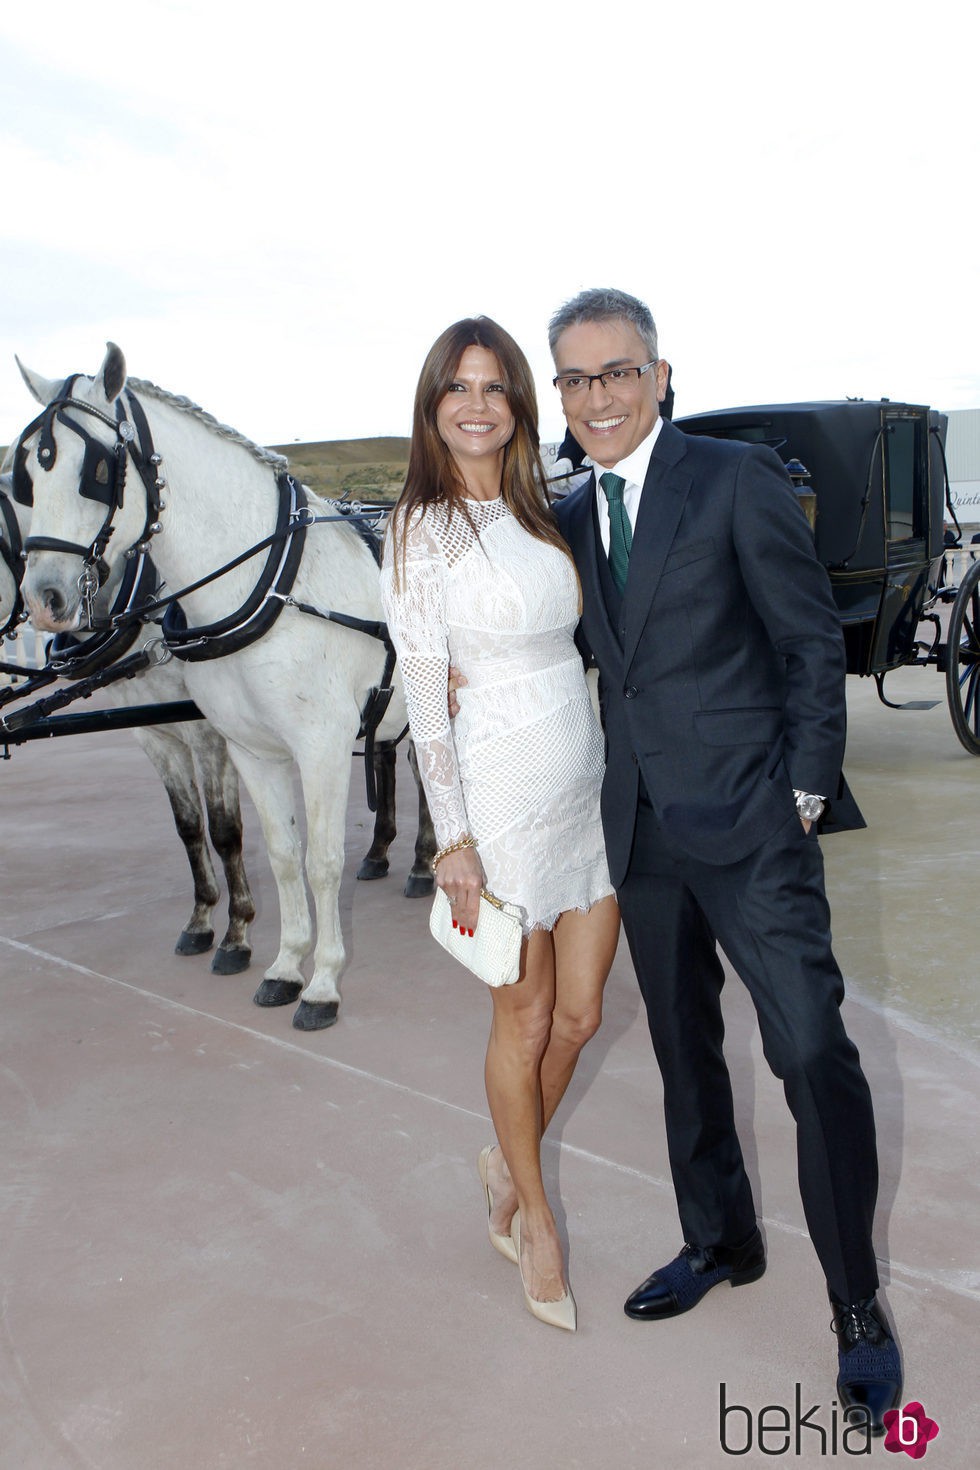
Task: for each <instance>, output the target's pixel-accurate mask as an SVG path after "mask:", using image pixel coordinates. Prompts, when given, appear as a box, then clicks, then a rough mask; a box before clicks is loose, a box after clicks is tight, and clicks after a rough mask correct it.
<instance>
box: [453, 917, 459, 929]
mask: <svg viewBox="0 0 980 1470" xmlns="http://www.w3.org/2000/svg"><path fill="white" fill-rule="evenodd" d="M453 928H454V929H458V928H459V925H458V924H457V923H456V920H455V919H453Z"/></svg>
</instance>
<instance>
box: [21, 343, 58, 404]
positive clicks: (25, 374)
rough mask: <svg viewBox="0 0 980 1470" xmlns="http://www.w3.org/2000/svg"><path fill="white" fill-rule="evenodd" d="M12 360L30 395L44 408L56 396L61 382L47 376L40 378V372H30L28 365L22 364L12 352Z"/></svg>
mask: <svg viewBox="0 0 980 1470" xmlns="http://www.w3.org/2000/svg"><path fill="white" fill-rule="evenodd" d="M14 361H15V362H16V364H17V366H18V367H19V368H20V375H21V377H22V378H23V379H24V382H25V383H26V384H27V387H28V390H29V392H30V394H31V396H32V397H33V398H36V399H37V401H38V403H40V404H41V405H42V406H43V407H45V408H46V407H47V406H48V404H49V403H51V402H52V401H53V400H54V399H55V398H57V396H58V390H59V389H60V387H61V383H60V382H51V381H50V380H49V379H48V378H42V377H41V374H40V373H35V372H32V370H31V369H30V368H29V367H25V366H24V364H23V363H22V362H21V360H20V358H19V357H18V356H17V354H16V353H14Z"/></svg>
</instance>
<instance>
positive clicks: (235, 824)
mask: <svg viewBox="0 0 980 1470" xmlns="http://www.w3.org/2000/svg"><path fill="white" fill-rule="evenodd" d="M194 753H195V756H196V758H197V768H198V772H199V775H200V779H201V789H202V791H203V792H204V805H205V807H206V809H207V814H208V832H209V833H210V836H211V843H212V846H213V847H214V850H215V852H216V853H217V854H218V856H219V857H220V859H221V864H222V867H223V868H224V872H225V883H226V884H227V886H228V928H227V931H226V932H225V937H224V938H223V939H222V941H221V943H220V944H219V946H218V948H217V950H216V951H215V955H214V959H213V960H212V961H211V969H212V970H213V971H214V973H215V974H216V975H238V974H240V973H241V972H242V970H247V969H248V967H249V964H250V963H251V960H252V948H251V945H250V944H249V942H248V926H249V924H251V922H252V920H253V919H254V918H255V900H254V899H253V898H252V892H251V889H250V888H249V886H248V877H247V875H246V873H245V863H244V860H243V858H242V808H241V803H240V801H239V794H238V772H237V771H236V769H235V767H234V765H233V763H232V761H231V758H230V756H229V754H228V746H227V745H226V743H225V741H224V738H223V737H222V736H221V735H219V734H218V732H217V730H214V729H213V728H212V727H211V726H210V725H207V724H202V725H201V726H200V727H199V728H198V729H197V730H196V732H195V736H194Z"/></svg>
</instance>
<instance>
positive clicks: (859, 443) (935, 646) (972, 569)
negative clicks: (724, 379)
mask: <svg viewBox="0 0 980 1470" xmlns="http://www.w3.org/2000/svg"><path fill="white" fill-rule="evenodd" d="M677 424H678V427H679V428H681V429H683V430H684V432H685V433H686V434H708V435H713V436H715V437H717V438H724V439H739V440H742V441H743V442H746V443H752V444H767V445H769V446H770V447H771V448H772V449H774V450H775V451H776V453H777V454H778V455H779V457H780V458H781V459H782V461H783V463H784V464H785V465H786V468H787V471H788V472H789V475H790V477H791V479H792V480H793V483H794V485H795V486H796V489H797V493H798V494H799V496H800V500H801V503H802V505H803V509H804V510H805V512H806V514H807V516H808V518H809V520H810V524H811V526H812V527H813V533H814V539H815V541H816V548H817V555H818V557H819V558H820V561H821V562H822V563H823V565H824V566H825V567H826V568H827V572H828V575H829V577H830V583H831V587H832V589H833V594H834V599H835V601H836V603H837V607H838V610H839V612H840V618H841V626H842V629H843V633H844V642H845V645H846V648H847V670H848V673H851V674H860V675H865V676H869V675H870V676H871V677H872V678H873V679H874V680H875V683H876V685H877V688H878V694H879V696H880V697H881V699H882V702H883V703H885V704H887V705H892V702H891V701H890V700H888V699H886V698H885V694H884V681H885V676H886V675H887V674H888V673H889V672H890V671H891V670H892V669H896V668H900V667H905V666H907V665H909V664H924V665H925V664H928V665H932V666H933V667H935V668H936V669H938V670H939V671H940V672H942V673H945V677H946V694H947V700H948V703H949V710H950V715H951V717H952V721H953V727H954V729H955V731H956V734H957V737H958V738H959V740H960V742H961V744H962V745H963V746H964V747H965V749H966V750H968V751H969V752H970V754H971V755H980V588H978V583H980V561H974V560H971V561H970V562H969V564H968V566H967V570H966V572H965V574H964V576H963V579H962V581H961V582H960V585H959V587H958V588H957V587H955V586H951V585H949V584H948V580H947V576H948V570H949V565H950V562H951V553H952V551H953V550H954V549H955V548H958V547H959V545H960V541H961V536H960V530H959V526H958V524H957V522H956V517H955V513H954V511H953V510H952V506H951V505H950V503H949V482H948V476H947V473H946V455H945V439H946V417H945V415H944V414H941V413H937V412H936V411H935V410H932V409H929V408H926V407H923V406H922V405H918V404H909V403H892V402H890V401H888V400H887V399H883V400H881V402H877V403H874V402H864V401H861V400H857V401H851V400H845V401H843V402H828V403H782V404H765V405H760V406H756V407H751V408H732V409H721V410H716V411H715V412H712V413H704V414H696V415H693V416H690V417H685V418H681V419H678V420H677ZM947 517H948V521H947ZM978 549H980V548H978ZM946 604H952V606H951V609H950V610H949V611H948V618H947V617H946V616H945V614H946V612H947V609H946V606H945V605H946ZM944 631H945V637H944ZM934 703H935V701H917V702H916V705H917V706H918V707H922V708H929V707H931V705H933V704H934ZM892 707H894V706H892ZM904 707H906V708H907V707H908V706H904Z"/></svg>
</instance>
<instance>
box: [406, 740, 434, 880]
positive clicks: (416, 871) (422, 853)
mask: <svg viewBox="0 0 980 1470" xmlns="http://www.w3.org/2000/svg"><path fill="white" fill-rule="evenodd" d="M408 764H409V765H410V766H411V768H412V775H413V776H414V777H415V785H416V788H417V790H418V794H419V825H418V831H417V834H416V837H415V862H414V864H413V865H412V871H411V872H410V873H409V875H408V878H407V879H406V882H405V897H406V898H430V897H431V896H432V890H433V888H434V887H435V880H434V878H433V876H432V859H433V858H434V857H435V855H436V834H435V828H434V827H433V825H432V817H431V816H430V814H429V803H428V802H427V801H426V799H425V789H424V787H423V785H422V777H421V776H420V775H419V762H418V756H417V755H416V754H415V741H414V740H410V741H409V742H408Z"/></svg>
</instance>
